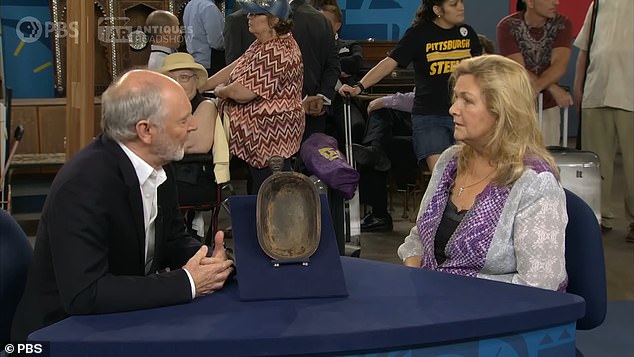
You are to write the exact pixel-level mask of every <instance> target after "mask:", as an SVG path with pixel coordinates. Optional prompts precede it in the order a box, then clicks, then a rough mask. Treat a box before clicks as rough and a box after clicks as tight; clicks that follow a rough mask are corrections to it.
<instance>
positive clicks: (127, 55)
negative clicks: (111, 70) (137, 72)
mask: <svg viewBox="0 0 634 357" xmlns="http://www.w3.org/2000/svg"><path fill="white" fill-rule="evenodd" d="M124 5H125V4H120V5H119V6H120V7H122V13H123V16H124V17H127V18H129V20H128V22H127V24H126V25H127V26H132V29H133V30H134V29H137V28H142V27H143V26H145V19H146V18H147V17H148V15H149V14H150V13H151V12H152V11H154V10H158V9H163V6H160V7H155V8H152V7H150V6H148V5H146V3H136V4H133V5H131V6H129V7H127V8H124ZM157 5H159V4H157ZM160 5H163V4H160ZM124 46H125V47H124V48H125V50H124V51H123V56H122V61H123V65H122V67H121V68H120V69H121V70H122V71H126V70H127V69H131V68H136V67H145V66H147V62H148V60H149V58H150V51H151V48H150V46H149V45H148V46H146V47H145V48H144V49H143V50H140V51H136V50H133V49H132V48H131V47H130V45H129V44H127V43H126V44H124Z"/></svg>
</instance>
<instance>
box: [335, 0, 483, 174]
mask: <svg viewBox="0 0 634 357" xmlns="http://www.w3.org/2000/svg"><path fill="white" fill-rule="evenodd" d="M463 21H464V0H423V2H422V3H421V5H420V7H419V8H418V10H417V11H416V16H415V17H414V21H413V23H412V26H411V27H410V28H409V29H407V31H406V32H405V34H404V35H403V38H401V40H400V41H399V42H398V44H397V45H396V47H395V48H394V49H393V50H392V52H391V53H390V54H389V55H388V57H386V58H384V59H383V60H382V61H381V62H379V63H378V64H377V65H376V66H374V67H373V68H372V69H371V70H370V71H368V73H367V74H366V75H365V76H364V77H363V78H362V79H361V80H360V81H359V82H358V83H357V84H356V85H354V86H349V85H344V86H342V87H341V89H339V93H340V94H341V95H345V94H346V93H349V94H350V95H353V96H355V95H358V94H360V93H361V92H363V91H364V90H365V88H368V87H370V86H372V85H374V84H376V83H377V82H379V81H380V80H381V79H382V78H383V77H385V76H386V75H388V74H389V73H391V72H392V71H394V70H395V69H396V67H397V66H399V67H401V68H405V67H407V66H409V64H410V63H411V64H413V66H414V72H415V77H416V81H415V82H416V94H415V99H414V107H413V109H412V130H413V142H414V152H415V153H416V158H417V160H418V164H419V165H421V166H422V165H424V163H426V164H427V166H428V167H429V169H430V170H431V169H433V167H434V165H435V164H436V161H438V157H439V156H440V153H442V152H443V151H444V150H445V149H447V148H448V147H449V146H451V145H452V144H453V143H454V138H453V130H454V124H453V119H452V118H451V116H450V115H449V106H450V103H451V101H450V97H449V91H448V80H449V76H450V75H451V72H453V69H454V67H455V66H456V65H457V64H458V63H460V61H462V60H463V59H466V58H470V57H474V56H478V55H480V54H481V53H482V47H481V45H480V41H479V40H478V35H477V33H476V32H475V30H474V29H473V28H471V26H469V25H466V24H464V23H463ZM423 161H424V162H423Z"/></svg>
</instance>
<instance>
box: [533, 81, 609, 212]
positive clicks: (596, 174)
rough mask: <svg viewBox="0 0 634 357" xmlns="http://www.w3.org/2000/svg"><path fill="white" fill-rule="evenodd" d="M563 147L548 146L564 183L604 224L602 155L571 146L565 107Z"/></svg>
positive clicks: (541, 99)
mask: <svg viewBox="0 0 634 357" xmlns="http://www.w3.org/2000/svg"><path fill="white" fill-rule="evenodd" d="M538 100H539V104H538V107H539V115H538V119H539V126H540V127H541V124H542V102H543V98H542V94H541V93H540V94H539V98H538ZM561 120H562V124H563V125H562V127H563V128H562V131H561V132H562V135H561V137H562V140H561V146H549V147H548V150H549V151H550V153H551V154H552V155H553V158H554V159H555V163H556V164H557V168H558V169H559V176H560V179H561V185H562V186H563V187H565V188H567V189H568V190H570V191H572V192H574V193H575V194H576V195H577V196H579V197H581V198H582V199H583V200H584V201H585V202H586V203H587V204H588V205H589V206H590V208H592V211H593V212H594V215H595V216H596V217H597V221H598V222H599V223H601V171H600V161H599V156H598V155H597V154H595V153H593V152H591V151H581V150H576V149H569V148H568V108H564V109H563V115H562V119H561Z"/></svg>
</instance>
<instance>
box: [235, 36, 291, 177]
mask: <svg viewBox="0 0 634 357" xmlns="http://www.w3.org/2000/svg"><path fill="white" fill-rule="evenodd" d="M303 80H304V65H303V62H302V54H301V52H300V50H299V46H297V42H295V39H294V38H293V36H292V35H291V34H287V35H283V36H280V37H277V38H275V39H272V40H269V41H267V42H264V43H263V42H260V41H259V40H256V41H255V42H253V44H251V46H250V47H249V48H248V49H247V51H246V52H245V53H244V54H243V55H242V56H241V57H240V58H239V59H238V63H237V64H236V67H235V68H234V69H233V71H232V72H231V74H230V76H229V82H231V83H232V82H234V81H238V82H239V83H240V84H241V85H243V86H244V87H246V88H248V89H249V90H251V91H252V92H253V93H255V94H257V97H256V98H255V99H254V100H252V101H250V102H248V103H236V102H233V101H229V102H228V103H227V105H228V111H229V117H230V128H231V143H230V149H231V153H232V154H233V155H236V156H238V157H240V158H241V159H243V160H245V161H246V162H247V163H248V164H249V165H251V166H253V167H255V168H258V169H261V168H264V167H267V166H268V160H269V158H270V157H271V156H274V155H279V156H282V157H284V158H289V157H290V156H292V155H293V154H295V153H296V152H297V151H298V150H299V146H300V144H301V141H302V135H303V133H304V109H303V107H302V97H301V95H302V83H303Z"/></svg>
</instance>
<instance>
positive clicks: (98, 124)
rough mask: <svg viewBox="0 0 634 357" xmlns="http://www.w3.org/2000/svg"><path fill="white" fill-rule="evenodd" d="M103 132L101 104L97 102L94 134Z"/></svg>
mask: <svg viewBox="0 0 634 357" xmlns="http://www.w3.org/2000/svg"><path fill="white" fill-rule="evenodd" d="M100 133H101V104H97V103H95V131H94V135H95V136H97V135H99V134H100Z"/></svg>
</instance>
